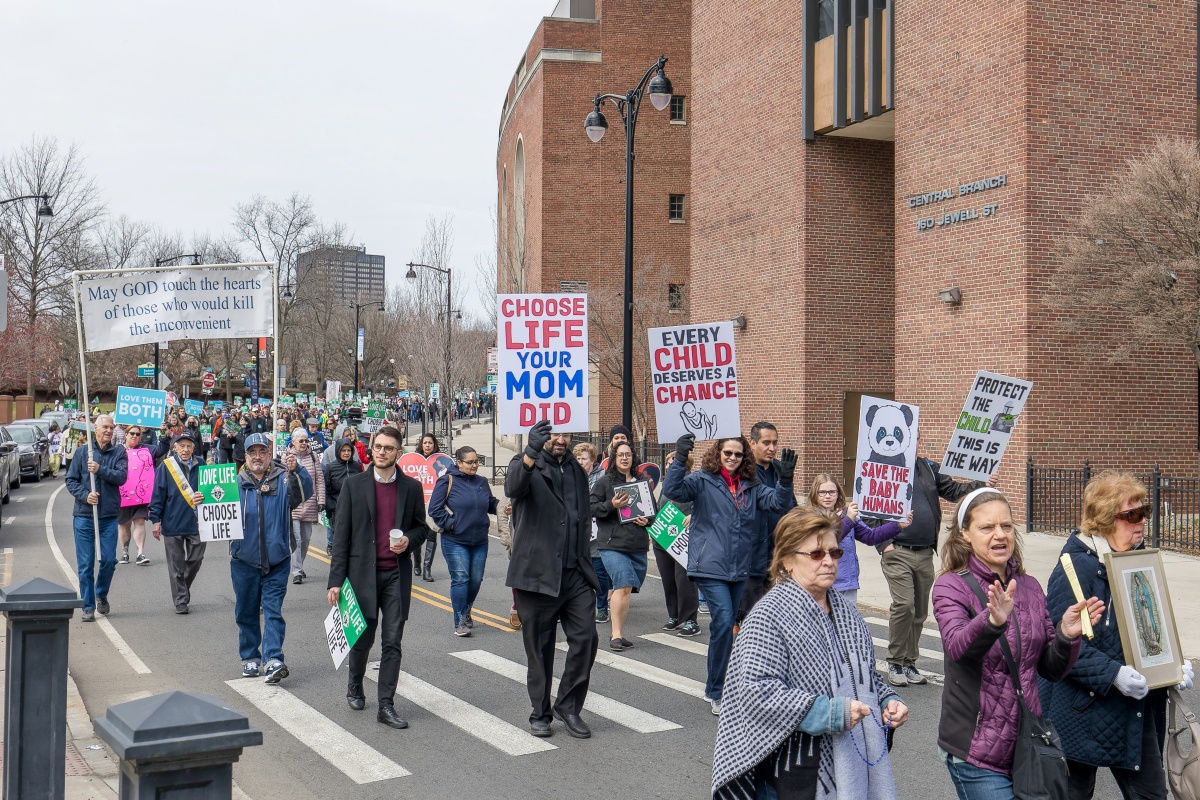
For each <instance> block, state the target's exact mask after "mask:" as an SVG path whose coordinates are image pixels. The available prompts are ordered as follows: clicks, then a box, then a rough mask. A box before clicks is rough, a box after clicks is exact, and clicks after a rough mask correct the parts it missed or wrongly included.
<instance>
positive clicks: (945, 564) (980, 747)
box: [933, 487, 1104, 800]
mask: <svg viewBox="0 0 1200 800" xmlns="http://www.w3.org/2000/svg"><path fill="white" fill-rule="evenodd" d="M975 583H977V584H978V585H979V586H980V587H981V588H982V589H983V590H984V591H985V592H986V593H987V598H988V602H987V603H986V604H983V603H981V602H980V600H979V598H978V597H977V595H976V594H975V590H974V588H973V584H975ZM1085 607H1086V608H1087V611H1088V613H1089V614H1090V616H1091V620H1092V622H1093V623H1095V622H1097V621H1098V620H1099V619H1100V616H1101V615H1102V614H1103V613H1104V603H1102V602H1101V601H1099V600H1097V599H1096V598H1095V597H1093V598H1091V599H1089V600H1086V601H1083V602H1079V603H1076V604H1074V605H1072V606H1070V607H1069V608H1067V610H1066V611H1065V612H1064V613H1063V616H1062V622H1061V623H1060V624H1059V625H1058V626H1057V627H1055V625H1054V623H1053V622H1052V621H1051V620H1050V615H1049V614H1048V613H1047V611H1046V597H1045V595H1044V594H1043V593H1042V587H1041V586H1040V585H1039V584H1038V582H1037V581H1036V580H1035V579H1034V578H1033V577H1031V576H1029V575H1026V574H1025V568H1024V567H1023V566H1022V563H1021V549H1020V547H1019V546H1018V543H1017V540H1016V528H1015V526H1014V525H1013V520H1012V510H1011V509H1010V508H1009V505H1008V500H1007V499H1005V497H1004V495H1002V494H1001V493H1000V492H998V491H996V490H995V489H991V488H986V487H985V488H982V489H976V490H975V491H973V492H971V493H970V494H968V495H967V496H966V497H964V498H963V499H962V500H961V501H960V502H959V504H958V508H957V509H956V510H955V514H954V519H952V520H951V523H950V536H949V538H948V539H947V540H946V544H945V546H944V548H943V550H942V574H941V575H939V576H938V579H937V580H936V581H935V582H934V584H933V615H934V617H935V618H936V619H937V622H938V627H939V628H940V629H941V632H942V647H943V650H944V651H945V654H946V685H945V688H944V689H943V690H942V715H941V721H940V722H939V723H938V753H939V755H940V757H941V758H942V761H943V762H945V764H946V768H947V769H948V770H949V771H950V779H951V780H952V781H953V782H954V788H955V790H956V791H957V792H958V797H959V800H984V798H986V800H1007V799H1008V798H1011V797H1012V796H1013V793H1012V761H1013V750H1014V749H1015V747H1016V736H1017V726H1018V722H1019V719H1020V705H1019V704H1018V703H1017V696H1016V690H1015V689H1014V688H1013V683H1012V679H1011V678H1010V677H1009V675H1008V667H1007V665H1006V664H1005V659H1004V654H1003V652H1002V650H1001V648H1000V644H999V639H1000V637H1001V636H1003V637H1004V638H1005V639H1006V640H1007V641H1008V646H1009V649H1010V651H1011V652H1012V653H1013V658H1014V659H1016V661H1017V672H1018V679H1019V680H1020V684H1021V689H1022V694H1024V696H1025V703H1026V704H1027V705H1028V706H1029V709H1030V711H1032V712H1033V713H1035V714H1040V713H1041V703H1040V702H1039V701H1038V683H1037V678H1038V676H1039V675H1041V676H1042V677H1043V678H1045V679H1046V680H1048V681H1060V680H1062V679H1063V678H1065V677H1066V676H1067V675H1068V673H1070V671H1071V667H1072V666H1073V665H1074V664H1075V659H1077V658H1078V657H1079V645H1080V641H1079V637H1080V634H1081V633H1082V632H1083V628H1082V623H1081V621H1080V614H1081V612H1082V611H1083V609H1084V608H1085Z"/></svg>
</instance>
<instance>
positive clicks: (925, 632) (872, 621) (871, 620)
mask: <svg viewBox="0 0 1200 800" xmlns="http://www.w3.org/2000/svg"><path fill="white" fill-rule="evenodd" d="M863 619H865V620H866V621H867V624H869V625H881V626H883V627H885V628H886V627H887V626H888V624H889V623H888V621H887V620H886V619H884V618H883V617H863ZM921 635H922V636H930V637H932V638H934V639H941V638H942V632H941V631H939V630H938V629H937V628H921Z"/></svg>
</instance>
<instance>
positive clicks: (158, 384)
mask: <svg viewBox="0 0 1200 800" xmlns="http://www.w3.org/2000/svg"><path fill="white" fill-rule="evenodd" d="M41 213H42V212H41V211H38V214H41ZM181 258H190V259H191V260H192V266H193V267H195V266H199V265H200V254H199V253H181V254H180V255H177V256H171V257H169V258H156V259H154V266H155V267H156V268H157V267H161V266H162V265H163V264H168V263H170V262H172V261H178V260H179V259H181ZM254 363H255V365H256V370H257V364H258V358H257V357H255V359H254ZM154 388H155V389H161V388H163V387H162V377H160V376H159V374H158V342H155V343H154Z"/></svg>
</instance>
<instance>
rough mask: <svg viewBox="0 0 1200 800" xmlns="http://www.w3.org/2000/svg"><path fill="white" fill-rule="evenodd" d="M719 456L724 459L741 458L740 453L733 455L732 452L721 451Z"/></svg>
mask: <svg viewBox="0 0 1200 800" xmlns="http://www.w3.org/2000/svg"><path fill="white" fill-rule="evenodd" d="M721 455H723V456H725V458H741V457H742V453H735V452H733V451H732V450H722V451H721Z"/></svg>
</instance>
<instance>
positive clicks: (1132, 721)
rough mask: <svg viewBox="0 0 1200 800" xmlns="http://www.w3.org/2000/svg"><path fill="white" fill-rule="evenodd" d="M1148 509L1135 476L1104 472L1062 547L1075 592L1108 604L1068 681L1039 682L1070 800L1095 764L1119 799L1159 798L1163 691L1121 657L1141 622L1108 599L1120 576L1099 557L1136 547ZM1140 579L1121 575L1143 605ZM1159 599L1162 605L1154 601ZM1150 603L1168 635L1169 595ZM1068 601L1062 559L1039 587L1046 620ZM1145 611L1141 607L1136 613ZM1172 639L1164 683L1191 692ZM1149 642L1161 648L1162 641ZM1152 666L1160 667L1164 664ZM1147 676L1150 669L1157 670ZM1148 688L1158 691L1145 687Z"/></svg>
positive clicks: (1087, 783)
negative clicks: (1059, 739)
mask: <svg viewBox="0 0 1200 800" xmlns="http://www.w3.org/2000/svg"><path fill="white" fill-rule="evenodd" d="M1149 511H1150V507H1149V504H1148V492H1147V491H1146V487H1145V486H1144V485H1143V484H1142V483H1141V482H1140V481H1138V480H1137V479H1136V478H1135V477H1134V476H1133V475H1131V474H1130V473H1128V472H1114V471H1106V472H1102V473H1100V474H1099V475H1097V476H1096V477H1094V478H1092V480H1091V481H1090V482H1089V483H1088V485H1087V487H1086V488H1085V489H1084V492H1083V518H1082V520H1081V522H1080V524H1079V530H1077V531H1075V532H1074V533H1073V534H1072V535H1071V537H1070V538H1069V539H1067V543H1066V545H1065V546H1064V547H1063V549H1062V554H1063V556H1065V557H1066V558H1067V560H1068V562H1069V563H1070V564H1071V567H1072V572H1073V573H1074V576H1075V579H1076V581H1077V582H1078V584H1079V588H1080V589H1081V590H1082V592H1083V594H1084V595H1085V596H1087V597H1093V596H1094V597H1098V598H1100V599H1101V600H1103V601H1104V604H1105V606H1106V607H1107V610H1106V612H1105V614H1104V616H1103V618H1102V619H1101V620H1100V621H1099V622H1097V623H1096V624H1095V625H1094V626H1093V627H1094V632H1093V636H1092V638H1091V639H1088V638H1087V637H1086V636H1085V637H1084V639H1083V646H1082V648H1081V650H1080V653H1079V660H1078V661H1076V662H1075V666H1074V667H1073V668H1072V670H1071V673H1070V675H1069V676H1068V677H1067V679H1066V680H1065V681H1063V682H1061V683H1058V684H1053V685H1052V684H1049V683H1047V682H1045V681H1042V682H1041V685H1040V694H1041V697H1042V706H1043V708H1045V709H1046V710H1047V714H1046V716H1048V717H1049V718H1050V719H1051V720H1052V721H1053V722H1054V724H1055V726H1056V727H1057V728H1058V732H1059V735H1060V736H1061V737H1062V743H1063V752H1064V754H1065V755H1066V757H1067V765H1068V767H1069V769H1070V783H1069V791H1070V795H1069V796H1070V798H1071V800H1080V799H1081V798H1090V797H1091V796H1092V794H1093V792H1094V791H1095V785H1096V770H1097V769H1098V768H1100V767H1107V768H1109V769H1110V770H1112V775H1113V778H1114V779H1115V780H1116V782H1117V786H1118V787H1119V788H1120V790H1121V794H1122V796H1124V797H1136V798H1146V799H1147V800H1150V799H1154V800H1158V799H1159V798H1166V797H1167V782H1166V775H1165V773H1164V771H1163V765H1162V753H1163V746H1164V744H1165V726H1166V716H1165V710H1166V699H1167V689H1166V687H1162V685H1161V683H1158V684H1156V682H1155V681H1148V680H1147V676H1146V675H1143V674H1142V673H1141V672H1139V671H1138V669H1137V668H1135V666H1134V665H1132V664H1130V663H1128V661H1129V660H1128V659H1127V658H1126V655H1125V650H1124V649H1123V647H1122V635H1123V634H1124V635H1125V636H1130V635H1132V636H1135V637H1136V636H1137V635H1138V631H1137V630H1135V629H1136V628H1138V625H1139V623H1138V620H1137V618H1136V613H1137V608H1132V609H1131V608H1130V604H1129V603H1128V602H1126V603H1124V607H1123V604H1122V602H1121V600H1122V597H1118V598H1116V603H1115V604H1114V597H1113V595H1114V588H1115V589H1116V590H1117V592H1118V593H1120V592H1121V590H1122V587H1121V586H1120V582H1119V580H1114V577H1115V576H1112V575H1110V574H1109V569H1108V566H1107V564H1106V562H1111V561H1112V560H1113V558H1114V557H1116V556H1118V555H1119V554H1122V553H1130V554H1132V551H1135V550H1142V549H1143V548H1144V543H1143V540H1144V538H1145V535H1146V518H1147V517H1148V516H1149ZM1108 554H1111V555H1108ZM1106 555H1108V558H1106V557H1105V556H1106ZM1146 555H1147V556H1155V555H1156V554H1154V553H1147V554H1146ZM1156 560H1157V559H1156ZM1160 563H1161V562H1160ZM1161 577H1162V576H1161V573H1159V575H1158V578H1157V579H1155V580H1152V581H1150V583H1153V584H1156V585H1157V586H1158V587H1160V588H1159V590H1158V591H1160V592H1161V593H1165V592H1166V583H1165V581H1161V582H1160V580H1159V579H1161ZM1144 578H1145V572H1144V571H1141V570H1138V571H1137V572H1136V574H1134V575H1133V578H1132V580H1131V581H1130V582H1129V585H1130V588H1131V589H1132V596H1134V600H1135V603H1134V605H1135V606H1136V604H1137V603H1138V602H1139V601H1140V602H1141V604H1142V605H1143V606H1146V605H1147V603H1148V602H1150V600H1151V599H1150V598H1148V597H1144V596H1143V597H1140V599H1139V596H1138V594H1139V591H1142V590H1144V589H1145V585H1146V583H1147V582H1146V581H1145V580H1144ZM1130 595H1131V592H1129V591H1126V592H1125V595H1124V596H1125V597H1128V596H1130ZM1164 599H1165V600H1166V601H1168V602H1167V603H1165V604H1164V603H1161V602H1159V601H1162V600H1164ZM1153 601H1154V604H1155V607H1154V608H1153V614H1154V616H1155V618H1156V619H1157V620H1159V630H1160V631H1162V632H1164V633H1165V631H1163V628H1164V627H1165V626H1169V627H1170V632H1171V633H1172V634H1173V633H1174V628H1175V623H1174V619H1173V618H1171V617H1170V615H1169V614H1164V611H1166V610H1169V598H1163V597H1162V596H1161V594H1160V595H1158V596H1156V597H1154V598H1153ZM1074 603H1075V587H1073V586H1072V581H1071V578H1070V576H1069V575H1068V573H1067V571H1066V569H1065V568H1064V565H1063V563H1062V562H1061V561H1060V563H1059V564H1058V565H1057V566H1056V567H1055V568H1054V571H1053V572H1052V573H1051V575H1050V583H1049V585H1048V588H1047V598H1046V606H1047V610H1048V611H1049V612H1050V617H1051V619H1054V620H1055V621H1057V620H1059V619H1060V618H1061V617H1062V615H1063V612H1064V611H1065V610H1066V609H1067V608H1068V607H1069V606H1071V605H1072V604H1074ZM1164 605H1166V607H1167V608H1166V609H1164V607H1163V606H1164ZM1114 606H1115V607H1114ZM1145 610H1146V609H1145V608H1144V607H1143V608H1142V611H1143V612H1145ZM1143 616H1145V613H1143ZM1164 641H1169V640H1166V639H1164ZM1175 642H1176V647H1175V652H1174V653H1172V654H1171V658H1170V662H1171V664H1172V666H1170V667H1169V668H1168V670H1167V672H1168V674H1169V675H1170V676H1172V677H1170V678H1169V680H1171V681H1173V680H1174V679H1175V678H1176V677H1179V676H1180V675H1182V676H1183V681H1182V683H1180V684H1179V688H1180V689H1181V690H1182V689H1185V688H1187V689H1190V688H1191V685H1192V676H1193V673H1192V668H1191V664H1190V663H1188V662H1186V661H1182V658H1181V656H1180V655H1179V651H1178V644H1177V642H1178V636H1175ZM1157 646H1158V648H1159V650H1160V651H1161V649H1162V644H1161V643H1160V644H1158V645H1157ZM1160 654H1161V653H1160ZM1161 660H1162V659H1161V658H1159V659H1156V661H1161ZM1146 663H1150V662H1149V661H1147V662H1146ZM1159 666H1167V663H1164V664H1163V665H1159ZM1181 666H1182V669H1180V667H1181ZM1143 668H1144V669H1145V668H1146V664H1143ZM1147 671H1149V670H1147ZM1153 674H1154V675H1157V674H1158V669H1157V668H1156V669H1155V671H1154V673H1153ZM1154 685H1158V686H1159V687H1160V688H1151V687H1152V686H1154Z"/></svg>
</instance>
